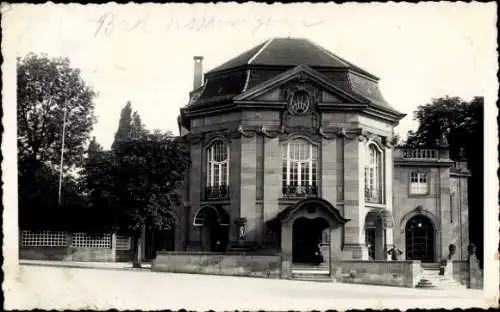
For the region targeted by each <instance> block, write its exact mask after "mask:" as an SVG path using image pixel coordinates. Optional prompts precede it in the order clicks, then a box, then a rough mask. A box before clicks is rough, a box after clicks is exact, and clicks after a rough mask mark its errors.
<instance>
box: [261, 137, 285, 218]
mask: <svg viewBox="0 0 500 312" xmlns="http://www.w3.org/2000/svg"><path fill="white" fill-rule="evenodd" d="M264 159H265V162H264V167H263V170H264V192H263V193H264V197H263V206H264V209H263V210H264V211H263V213H264V222H267V221H269V220H271V219H273V218H274V217H275V216H276V214H277V213H278V212H279V202H278V198H279V197H280V196H281V170H282V169H281V149H280V143H279V138H278V137H274V138H273V137H264Z"/></svg>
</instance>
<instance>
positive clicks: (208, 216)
mask: <svg viewBox="0 0 500 312" xmlns="http://www.w3.org/2000/svg"><path fill="white" fill-rule="evenodd" d="M200 214H201V215H202V220H203V221H202V222H203V223H202V226H201V232H200V233H201V237H200V241H201V247H202V250H203V251H214V252H222V251H224V250H225V249H226V247H227V244H228V236H229V227H228V226H226V225H221V224H220V222H219V220H218V215H217V212H216V211H215V210H214V209H213V208H211V207H205V208H203V209H202V211H201V212H200Z"/></svg>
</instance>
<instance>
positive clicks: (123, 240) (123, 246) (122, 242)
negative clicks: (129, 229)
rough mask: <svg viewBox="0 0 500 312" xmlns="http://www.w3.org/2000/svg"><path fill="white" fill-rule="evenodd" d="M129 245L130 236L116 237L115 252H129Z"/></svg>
mask: <svg viewBox="0 0 500 312" xmlns="http://www.w3.org/2000/svg"><path fill="white" fill-rule="evenodd" d="M130 245H131V244H130V236H116V250H129V249H130Z"/></svg>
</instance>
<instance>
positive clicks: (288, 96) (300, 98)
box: [281, 75, 321, 116]
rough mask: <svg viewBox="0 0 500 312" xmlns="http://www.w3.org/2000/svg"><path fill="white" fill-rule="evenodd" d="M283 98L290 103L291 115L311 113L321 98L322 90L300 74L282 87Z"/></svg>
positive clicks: (289, 110)
mask: <svg viewBox="0 0 500 312" xmlns="http://www.w3.org/2000/svg"><path fill="white" fill-rule="evenodd" d="M281 98H282V99H284V100H285V101H287V103H288V112H289V113H290V114H291V115H296V116H301V115H309V114H310V113H312V112H314V111H315V107H316V105H317V104H318V102H319V100H320V98H321V91H320V90H319V89H318V88H317V87H316V86H315V85H314V84H313V83H312V82H310V81H308V80H307V79H306V78H305V77H304V76H302V75H299V76H297V77H296V78H295V79H293V80H291V81H290V82H288V83H287V84H286V85H284V86H283V87H282V88H281Z"/></svg>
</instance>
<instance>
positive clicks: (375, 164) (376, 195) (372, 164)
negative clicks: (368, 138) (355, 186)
mask: <svg viewBox="0 0 500 312" xmlns="http://www.w3.org/2000/svg"><path fill="white" fill-rule="evenodd" d="M382 169H383V168H382V152H381V151H380V150H379V149H378V148H377V147H376V146H375V144H369V145H368V149H367V152H366V159H365V200H366V201H367V202H370V203H382V190H383V188H382V177H383V174H382V172H383V171H382Z"/></svg>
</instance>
